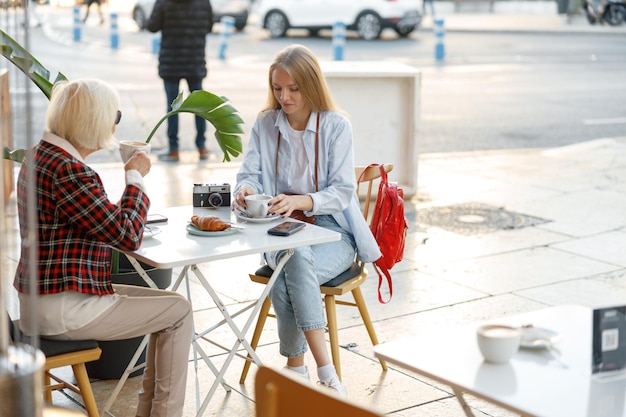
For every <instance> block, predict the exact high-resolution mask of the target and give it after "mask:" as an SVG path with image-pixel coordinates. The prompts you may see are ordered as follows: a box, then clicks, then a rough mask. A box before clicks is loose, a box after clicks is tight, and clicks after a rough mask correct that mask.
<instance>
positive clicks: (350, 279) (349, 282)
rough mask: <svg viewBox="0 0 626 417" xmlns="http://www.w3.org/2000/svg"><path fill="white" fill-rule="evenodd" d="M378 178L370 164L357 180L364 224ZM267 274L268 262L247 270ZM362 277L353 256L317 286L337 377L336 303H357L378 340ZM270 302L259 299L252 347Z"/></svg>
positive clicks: (263, 280)
mask: <svg viewBox="0 0 626 417" xmlns="http://www.w3.org/2000/svg"><path fill="white" fill-rule="evenodd" d="M384 167H385V172H387V173H389V172H391V170H392V169H393V165H392V164H385V165H384ZM366 168H367V167H356V168H355V174H356V177H357V179H358V178H359V177H360V176H361V173H362V172H363V171H364V170H365V169H366ZM378 179H380V170H379V168H378V167H372V168H369V169H367V171H366V172H365V173H363V176H362V177H361V180H360V182H359V183H358V184H357V195H358V194H359V190H360V187H361V185H364V184H367V191H366V193H365V197H364V198H365V201H364V207H363V217H364V218H365V220H366V221H367V222H368V224H369V222H370V220H371V219H370V218H371V214H373V211H374V210H373V209H372V213H370V203H371V202H372V197H373V192H374V185H375V183H377V180H378ZM377 190H378V188H376V191H377ZM271 275H272V269H271V268H270V267H269V266H267V265H264V266H262V267H261V268H260V269H258V270H257V271H256V272H255V273H254V274H250V279H251V280H252V281H254V282H257V283H260V284H267V282H268V281H269V277H270V276H271ZM365 278H367V269H366V268H365V264H364V263H363V262H358V261H357V260H356V259H355V261H354V263H353V264H352V266H351V267H350V268H349V269H348V270H347V271H345V272H343V273H341V274H340V275H339V276H337V277H335V278H333V279H332V280H330V281H329V282H327V283H326V284H324V285H322V286H321V287H320V292H321V294H322V295H323V297H324V305H325V307H326V320H327V322H328V334H329V339H330V350H331V355H332V359H333V364H334V365H335V369H336V370H337V375H338V376H339V379H341V359H340V356H339V336H338V329H337V311H336V310H337V308H336V306H337V304H339V305H347V306H351V307H357V308H358V309H359V313H360V314H361V319H362V320H363V324H364V325H365V328H366V329H367V333H368V334H369V337H370V340H371V341H372V345H377V344H378V337H377V336H376V331H375V330H374V325H373V324H372V319H371V318H370V315H369V312H368V310H367V304H366V303H365V299H364V298H363V293H362V291H361V284H363V283H364V282H365ZM348 292H350V293H352V297H353V298H354V302H350V301H345V300H338V299H337V298H336V297H340V296H343V295H345V294H347V293H348ZM271 305H272V302H271V300H270V298H269V297H267V298H266V299H265V300H264V301H263V305H262V306H261V309H260V311H259V318H258V320H257V324H256V327H255V328H254V334H253V335H252V339H251V341H250V345H251V346H252V348H253V349H256V348H257V346H258V344H259V339H260V338H261V332H262V331H263V327H264V326H265V321H266V319H267V317H276V316H275V315H274V314H272V313H270V307H271ZM380 365H381V366H382V368H383V371H386V370H387V364H386V363H385V362H384V361H383V360H380ZM249 369H250V361H249V360H247V361H246V363H245V364H244V367H243V371H242V372H241V377H240V378H239V383H240V384H243V383H244V382H245V380H246V376H247V375H248V370H249Z"/></svg>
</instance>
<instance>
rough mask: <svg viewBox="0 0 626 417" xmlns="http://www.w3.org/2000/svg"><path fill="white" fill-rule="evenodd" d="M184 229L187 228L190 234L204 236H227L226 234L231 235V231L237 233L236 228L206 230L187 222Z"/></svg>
mask: <svg viewBox="0 0 626 417" xmlns="http://www.w3.org/2000/svg"><path fill="white" fill-rule="evenodd" d="M186 229H187V232H188V233H189V234H190V235H195V236H205V237H218V236H228V235H232V234H233V233H237V232H238V231H239V229H238V228H235V227H231V228H229V229H226V230H220V231H218V232H209V231H206V230H200V229H198V228H197V227H196V226H194V225H192V224H188V225H187V227H186Z"/></svg>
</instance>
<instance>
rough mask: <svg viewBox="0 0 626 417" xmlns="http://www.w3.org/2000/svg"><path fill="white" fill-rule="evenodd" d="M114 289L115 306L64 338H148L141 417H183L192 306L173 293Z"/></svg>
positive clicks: (148, 289) (139, 411) (153, 290)
mask: <svg viewBox="0 0 626 417" xmlns="http://www.w3.org/2000/svg"><path fill="white" fill-rule="evenodd" d="M113 287H114V288H115V292H116V293H118V294H119V295H122V297H121V298H120V300H119V301H118V302H117V303H115V305H114V306H113V307H111V308H109V309H107V310H106V311H105V312H104V313H103V314H101V315H99V316H98V317H96V319H94V320H93V321H92V322H90V323H89V324H87V325H86V326H84V327H82V328H80V329H76V330H72V331H70V332H67V333H66V334H64V335H62V337H67V338H69V339H97V340H120V339H130V338H133V337H137V336H143V335H146V334H149V335H150V338H149V341H148V348H147V352H146V368H145V371H144V375H143V386H142V389H141V391H140V392H139V402H138V404H137V416H139V417H182V415H183V405H184V402H185V386H186V384H187V367H188V359H189V348H190V346H191V337H192V332H193V316H192V308H191V304H190V303H189V301H187V299H186V298H184V297H183V296H181V295H180V294H178V293H175V292H171V291H164V290H157V289H152V288H145V287H137V286H132V285H119V284H114V285H113ZM59 336H61V335H59Z"/></svg>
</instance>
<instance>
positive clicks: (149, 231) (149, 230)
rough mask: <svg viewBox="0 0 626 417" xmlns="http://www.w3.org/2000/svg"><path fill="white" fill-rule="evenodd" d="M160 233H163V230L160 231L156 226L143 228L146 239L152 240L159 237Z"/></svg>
mask: <svg viewBox="0 0 626 417" xmlns="http://www.w3.org/2000/svg"><path fill="white" fill-rule="evenodd" d="M159 233H161V229H159V228H158V227H156V226H148V225H146V226H144V228H143V237H144V239H146V238H151V237H153V236H156V235H158V234H159Z"/></svg>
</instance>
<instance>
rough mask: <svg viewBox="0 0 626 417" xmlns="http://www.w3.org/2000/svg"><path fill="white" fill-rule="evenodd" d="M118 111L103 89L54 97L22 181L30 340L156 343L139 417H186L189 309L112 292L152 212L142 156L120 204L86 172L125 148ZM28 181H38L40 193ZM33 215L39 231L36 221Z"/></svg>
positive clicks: (23, 283) (180, 302)
mask: <svg viewBox="0 0 626 417" xmlns="http://www.w3.org/2000/svg"><path fill="white" fill-rule="evenodd" d="M118 109H119V98H118V95H117V92H116V91H115V90H114V89H113V88H112V87H111V86H109V85H108V84H106V83H104V82H102V81H99V80H93V79H85V80H76V81H72V82H62V83H60V84H58V85H56V86H55V87H54V89H53V92H52V97H51V99H50V105H49V108H48V112H47V115H46V130H45V132H44V134H43V137H42V139H41V141H40V142H39V143H38V144H37V145H36V146H35V147H34V149H32V150H31V151H29V152H28V154H27V156H26V158H25V159H24V161H23V164H22V167H21V169H20V173H19V176H18V184H17V202H18V215H19V223H20V235H21V238H22V248H21V256H20V260H19V264H18V268H17V273H16V277H15V284H14V285H15V287H16V289H17V290H18V293H19V299H20V310H21V320H20V326H21V328H22V331H24V333H26V334H32V333H33V332H34V331H35V330H37V331H38V332H39V333H40V334H41V335H45V336H46V337H48V338H55V339H59V340H72V339H97V340H120V339H128V338H132V337H137V336H141V335H145V334H150V338H149V343H148V350H147V355H146V368H145V372H144V379H143V387H142V390H141V392H140V393H139V403H138V406H137V416H142V417H147V416H152V417H156V416H163V417H165V416H168V417H171V416H182V415H183V403H184V397H185V385H186V379H187V357H188V354H189V346H190V340H191V335H192V327H193V325H192V309H191V306H190V304H189V302H188V301H187V300H186V299H185V298H184V297H181V296H180V295H179V294H177V293H173V292H168V291H163V290H156V289H151V288H143V287H134V286H125V285H113V284H112V283H111V274H110V270H111V259H110V256H111V249H110V248H111V247H113V248H115V249H118V250H122V251H132V250H135V249H137V248H138V247H139V246H140V244H141V240H142V237H143V228H144V225H145V221H146V214H147V212H148V208H149V206H150V200H149V199H148V196H147V194H146V193H145V188H144V183H143V176H145V175H146V174H147V173H148V172H149V171H150V159H149V158H148V156H147V155H146V154H145V153H141V152H137V153H135V154H134V155H133V156H132V157H131V158H130V159H129V160H128V162H126V164H125V165H124V170H125V181H126V187H125V189H124V192H123V194H122V197H121V199H120V201H119V203H117V204H116V203H113V202H111V201H110V200H109V198H108V196H107V195H106V192H105V190H104V187H103V184H102V181H101V180H100V177H99V176H98V174H97V173H96V172H95V171H94V170H93V169H92V168H90V167H89V166H88V165H87V164H86V163H85V158H86V157H87V156H88V155H89V154H91V153H93V152H95V151H97V150H100V149H106V148H112V147H113V146H115V144H116V140H115V138H114V136H113V134H114V133H115V127H116V125H117V124H118V123H119V121H120V118H121V112H120V111H119V110H118ZM28 172H34V181H33V182H32V184H33V185H32V186H33V187H34V193H30V192H29V191H30V190H29V189H28V188H29V187H30V186H31V182H30V181H29V175H28ZM31 194H32V195H33V196H34V200H30V198H31ZM33 206H34V207H35V210H36V223H35V224H31V223H29V215H28V211H29V208H31V207H33ZM31 232H36V233H37V243H36V245H31V242H29V240H28V239H29V236H31ZM33 252H34V253H33ZM31 275H34V276H35V277H36V282H35V286H34V288H31V285H30V281H29V277H30V276H31ZM31 290H32V292H34V293H35V294H36V297H35V298H34V301H35V302H36V304H37V308H33V307H34V306H32V305H31V302H32V301H31V300H33V297H30V296H29V292H30V291H31ZM32 326H37V329H34V328H32Z"/></svg>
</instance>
